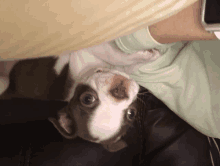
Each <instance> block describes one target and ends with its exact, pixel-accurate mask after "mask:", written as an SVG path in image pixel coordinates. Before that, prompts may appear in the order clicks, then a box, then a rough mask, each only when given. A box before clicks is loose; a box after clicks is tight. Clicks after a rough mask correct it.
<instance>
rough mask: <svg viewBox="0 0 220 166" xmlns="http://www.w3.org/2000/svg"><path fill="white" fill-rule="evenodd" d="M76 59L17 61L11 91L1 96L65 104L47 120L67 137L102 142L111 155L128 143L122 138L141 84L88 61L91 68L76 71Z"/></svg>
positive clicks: (11, 81) (132, 115) (128, 124)
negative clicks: (65, 102)
mask: <svg viewBox="0 0 220 166" xmlns="http://www.w3.org/2000/svg"><path fill="white" fill-rule="evenodd" d="M75 58H76V57H74V58H72V59H71V60H69V59H68V58H67V59H66V60H65V57H62V58H57V57H47V58H38V59H29V60H22V61H19V62H17V63H16V65H15V66H14V67H13V69H12V71H11V73H10V85H9V88H8V89H7V90H6V91H5V93H3V95H1V96H0V98H11V97H29V98H36V99H57V100H66V101H68V102H69V104H68V106H67V107H66V108H64V109H62V110H60V111H59V112H58V113H57V117H50V118H49V121H50V122H52V123H53V125H54V126H55V127H56V128H57V129H58V131H59V132H60V133H61V134H62V135H63V136H64V137H65V138H67V139H73V138H75V137H77V136H79V137H81V138H83V139H85V140H88V141H91V142H94V143H99V144H102V145H103V147H105V148H106V149H107V150H108V151H111V152H114V151H118V150H120V149H123V148H124V147H126V146H127V145H126V143H125V141H123V140H122V139H121V137H122V136H123V135H125V134H126V131H127V129H128V128H129V127H130V126H132V124H133V122H134V120H135V116H136V114H137V109H136V105H135V104H136V100H137V94H138V91H139V85H138V84H137V83H136V82H135V81H134V80H133V79H131V78H130V77H129V76H128V75H127V74H125V73H124V72H119V71H117V70H113V69H110V68H108V66H107V65H106V66H105V65H100V64H101V62H100V63H99V64H98V65H97V64H93V63H88V66H89V64H90V66H89V67H88V66H87V67H86V66H83V67H81V68H80V70H79V71H77V70H78V69H74V65H73V64H74V63H75V65H76V64H77V62H76V61H74V59H75ZM87 60H88V59H87ZM71 61H72V63H71V64H70V62H71ZM61 62H62V63H63V64H62V63H61ZM91 64H92V65H91ZM70 65H71V66H70ZM57 66H58V67H60V69H58V67H57ZM82 68H83V70H82ZM58 71H59V72H58ZM73 75H74V77H73ZM64 92H65V93H64Z"/></svg>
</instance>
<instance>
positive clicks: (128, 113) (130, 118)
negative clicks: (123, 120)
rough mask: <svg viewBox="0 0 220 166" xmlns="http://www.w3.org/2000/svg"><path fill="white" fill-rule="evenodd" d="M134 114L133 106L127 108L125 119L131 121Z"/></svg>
mask: <svg viewBox="0 0 220 166" xmlns="http://www.w3.org/2000/svg"><path fill="white" fill-rule="evenodd" d="M135 116H136V109H134V108H129V109H127V119H128V120H130V121H132V120H134V119H135Z"/></svg>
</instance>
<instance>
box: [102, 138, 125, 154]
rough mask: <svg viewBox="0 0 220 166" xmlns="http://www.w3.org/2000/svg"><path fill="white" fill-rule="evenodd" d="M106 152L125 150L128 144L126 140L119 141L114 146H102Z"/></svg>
mask: <svg viewBox="0 0 220 166" xmlns="http://www.w3.org/2000/svg"><path fill="white" fill-rule="evenodd" d="M102 146H103V147H104V148H105V149H106V150H108V151H109V152H117V151H119V150H121V149H124V148H126V147H127V143H126V142H125V141H124V140H121V139H120V140H119V141H117V142H115V143H113V144H107V145H102Z"/></svg>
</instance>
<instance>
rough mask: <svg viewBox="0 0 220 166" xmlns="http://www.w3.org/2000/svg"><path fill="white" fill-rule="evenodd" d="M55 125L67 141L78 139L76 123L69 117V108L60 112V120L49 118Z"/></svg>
mask: <svg viewBox="0 0 220 166" xmlns="http://www.w3.org/2000/svg"><path fill="white" fill-rule="evenodd" d="M48 120H49V121H50V122H51V123H53V125H54V127H55V128H56V129H57V130H58V131H59V133H60V134H61V135H62V136H64V137H65V138H67V139H74V138H75V137H77V131H76V129H75V126H74V122H73V120H72V118H71V116H70V115H69V112H68V106H67V107H65V108H63V109H62V110H60V111H59V112H58V118H57V119H55V118H52V117H50V118H48Z"/></svg>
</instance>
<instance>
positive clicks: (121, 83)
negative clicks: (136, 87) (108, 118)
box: [110, 75, 130, 100]
mask: <svg viewBox="0 0 220 166" xmlns="http://www.w3.org/2000/svg"><path fill="white" fill-rule="evenodd" d="M129 83H130V81H129V80H128V79H127V78H125V77H123V76H121V75H115V76H114V77H113V81H112V84H111V88H110V94H111V96H112V97H113V98H115V99H116V100H123V99H128V88H129Z"/></svg>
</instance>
